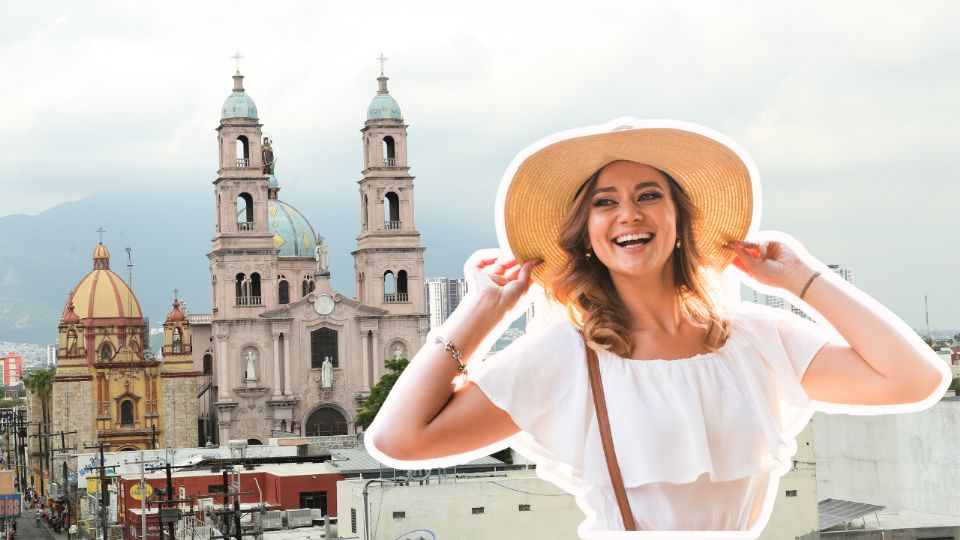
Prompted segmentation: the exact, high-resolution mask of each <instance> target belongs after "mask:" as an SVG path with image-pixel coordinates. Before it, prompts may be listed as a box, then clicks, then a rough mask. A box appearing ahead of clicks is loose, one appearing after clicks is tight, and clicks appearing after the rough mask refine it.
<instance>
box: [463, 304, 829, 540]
mask: <svg viewBox="0 0 960 540" xmlns="http://www.w3.org/2000/svg"><path fill="white" fill-rule="evenodd" d="M725 317H726V318H727V319H728V320H729V321H730V322H731V327H732V330H731V334H730V336H729V338H728V339H727V342H726V343H725V344H724V345H723V346H722V347H721V348H720V349H719V350H718V351H715V352H710V353H706V354H700V355H697V356H694V357H692V358H685V359H679V360H630V359H624V358H620V357H618V356H616V355H614V354H612V353H610V352H607V351H597V352H598V358H599V361H600V372H601V376H602V379H603V386H604V392H605V394H606V401H607V409H608V411H609V416H610V426H611V430H612V432H613V441H614V447H615V448H616V451H617V457H618V461H619V464H620V470H621V473H622V476H623V482H624V485H625V486H626V490H627V495H628V498H629V499H630V506H631V509H632V511H633V514H634V519H635V521H636V523H637V525H638V527H639V528H640V529H642V530H643V531H688V532H689V531H727V532H726V533H724V534H718V535H715V536H716V537H723V538H754V537H756V536H757V535H759V533H760V531H761V530H762V529H763V526H764V525H765V523H766V521H767V520H768V519H769V516H770V511H771V510H772V505H773V501H774V498H775V495H776V491H777V485H778V482H779V478H780V476H781V475H783V474H784V473H785V472H786V471H787V470H789V464H790V458H791V456H792V455H793V454H794V453H795V452H796V440H795V438H796V435H797V433H799V432H800V430H801V429H803V427H804V425H805V424H806V423H807V421H809V419H810V416H811V414H812V412H813V411H812V407H811V403H810V399H809V397H808V396H807V395H806V393H805V392H804V390H803V388H802V387H801V385H800V380H801V378H802V377H803V373H804V371H805V370H806V368H807V365H808V364H809V363H810V361H811V360H812V359H813V357H814V355H816V353H817V352H818V351H819V350H820V348H821V347H823V345H824V344H825V343H826V342H827V337H826V334H825V333H824V332H822V331H821V329H820V328H819V327H817V326H816V325H815V324H813V323H812V322H810V321H807V320H804V319H801V318H800V317H797V316H795V315H793V314H791V313H788V312H785V311H782V310H775V309H772V308H765V307H762V306H756V305H753V304H746V303H744V304H740V305H738V306H737V307H736V308H735V309H733V310H731V311H730V312H728V313H727V314H725ZM470 368H471V371H470V375H471V380H472V381H473V382H474V383H475V384H477V386H478V387H479V388H480V389H481V390H482V391H483V392H484V394H486V396H487V397H488V398H489V399H490V400H491V401H492V402H493V403H494V404H495V405H496V406H497V407H500V408H501V409H503V410H504V411H506V412H507V413H509V414H510V416H511V417H512V418H513V420H514V422H515V423H516V424H517V426H519V427H520V429H521V430H522V431H521V432H520V433H518V434H517V435H515V436H514V437H512V438H511V439H510V441H509V442H510V445H511V446H512V447H513V448H514V449H515V450H517V451H518V452H519V453H521V454H522V455H524V456H526V457H527V458H528V459H530V460H532V461H534V462H535V463H536V464H537V471H538V475H539V476H540V477H541V478H543V479H545V480H548V481H550V482H552V483H554V484H556V485H558V486H560V487H561V488H563V489H565V490H567V491H569V492H571V493H573V494H574V495H576V496H577V503H578V504H579V506H580V507H581V509H582V510H583V511H584V513H585V514H586V515H587V519H586V520H585V521H584V522H583V523H582V524H581V525H580V528H579V533H580V535H581V536H582V537H584V538H589V539H594V538H646V537H650V538H652V537H654V536H655V537H657V538H662V537H665V536H664V535H653V534H652V533H644V532H640V533H624V532H619V533H611V532H610V531H622V530H623V523H622V520H621V517H620V512H619V509H618V507H617V503H616V499H615V498H614V495H613V488H612V487H611V482H610V477H609V474H608V472H607V467H606V462H605V460H604V455H603V447H602V445H601V442H600V435H599V431H598V428H597V420H596V414H595V410H594V404H593V397H592V395H591V393H590V387H589V379H588V375H587V366H586V354H585V352H584V345H583V340H582V338H581V337H580V334H579V333H578V332H577V330H576V328H575V327H574V326H573V325H572V324H570V323H561V324H555V325H552V326H549V327H547V328H544V329H542V330H539V331H536V332H531V333H528V334H527V335H525V336H523V337H522V338H520V339H518V340H516V341H515V342H514V343H512V344H511V345H510V346H509V347H508V348H506V349H505V350H503V351H501V352H500V353H498V354H496V355H494V356H492V357H490V358H488V359H487V360H485V361H483V362H472V363H471V364H470ZM734 531H741V532H740V533H736V532H734ZM676 537H677V538H680V537H683V538H693V537H703V538H706V537H710V536H709V533H696V534H681V535H680V536H676Z"/></svg>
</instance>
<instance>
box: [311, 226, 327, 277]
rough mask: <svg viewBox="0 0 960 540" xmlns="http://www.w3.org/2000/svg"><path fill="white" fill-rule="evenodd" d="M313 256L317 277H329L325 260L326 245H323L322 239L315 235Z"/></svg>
mask: <svg viewBox="0 0 960 540" xmlns="http://www.w3.org/2000/svg"><path fill="white" fill-rule="evenodd" d="M313 256H314V258H315V259H317V275H320V276H329V275H330V266H329V261H328V260H327V245H326V244H324V243H323V237H322V236H320V235H319V234H318V235H317V247H315V248H314V249H313Z"/></svg>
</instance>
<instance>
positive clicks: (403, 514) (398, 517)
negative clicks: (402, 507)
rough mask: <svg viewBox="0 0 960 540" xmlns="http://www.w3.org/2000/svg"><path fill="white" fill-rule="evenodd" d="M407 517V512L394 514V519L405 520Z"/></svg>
mask: <svg viewBox="0 0 960 540" xmlns="http://www.w3.org/2000/svg"><path fill="white" fill-rule="evenodd" d="M405 517H407V513H406V512H394V513H393V519H403V518H405Z"/></svg>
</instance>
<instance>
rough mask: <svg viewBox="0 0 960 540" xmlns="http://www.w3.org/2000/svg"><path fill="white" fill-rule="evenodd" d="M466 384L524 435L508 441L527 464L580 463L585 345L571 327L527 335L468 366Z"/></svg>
mask: <svg viewBox="0 0 960 540" xmlns="http://www.w3.org/2000/svg"><path fill="white" fill-rule="evenodd" d="M470 379H471V381H473V382H474V383H475V384H476V385H477V386H478V387H479V388H480V390H482V391H483V393H484V394H485V395H486V396H487V398H489V399H490V401H491V402H493V404H494V405H496V406H497V407H499V408H501V409H503V410H504V411H506V412H507V413H508V414H509V415H510V417H511V418H512V419H513V421H514V423H516V424H517V426H518V427H519V428H520V429H521V430H522V431H523V433H521V434H520V435H519V436H518V437H517V438H515V439H514V440H512V441H511V446H513V447H514V448H515V449H517V450H519V451H520V452H521V453H523V454H526V455H527V457H528V458H531V459H537V460H542V459H547V460H555V461H560V462H563V463H568V464H569V463H581V462H582V454H583V441H584V439H585V436H586V432H587V428H588V426H589V422H590V419H591V414H590V413H591V409H590V408H589V407H586V406H585V405H586V403H587V401H586V400H587V398H588V393H589V391H590V387H589V384H588V377H587V369H586V352H585V350H584V344H583V339H582V338H581V336H580V333H579V332H578V331H577V330H576V328H575V327H574V326H573V325H572V324H570V323H569V322H564V323H558V324H554V325H551V326H548V327H545V328H542V329H539V330H537V331H534V332H530V333H528V334H526V335H524V336H523V337H521V338H519V339H517V340H516V341H514V342H513V343H511V344H510V346H509V347H507V348H506V349H504V350H503V351H500V352H499V353H497V354H495V355H494V356H491V357H489V358H487V359H486V360H485V361H483V362H471V364H470ZM518 443H520V444H518ZM531 453H532V454H533V455H530V454H531Z"/></svg>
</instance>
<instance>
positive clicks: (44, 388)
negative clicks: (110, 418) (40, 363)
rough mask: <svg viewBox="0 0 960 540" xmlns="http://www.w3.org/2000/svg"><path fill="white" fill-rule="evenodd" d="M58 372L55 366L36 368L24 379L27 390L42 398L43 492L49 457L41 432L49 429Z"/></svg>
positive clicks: (41, 463) (41, 459)
mask: <svg viewBox="0 0 960 540" xmlns="http://www.w3.org/2000/svg"><path fill="white" fill-rule="evenodd" d="M55 374H56V370H55V369H53V368H50V369H36V370H33V371H31V372H30V375H29V376H28V377H27V378H26V379H24V381H23V382H24V384H25V385H26V387H27V390H29V391H30V393H31V394H33V395H34V396H36V397H37V399H39V400H40V416H41V424H40V429H39V430H38V437H37V439H38V442H39V444H40V492H41V494H43V491H44V489H43V469H44V462H45V459H46V457H47V455H46V452H44V451H43V436H42V435H39V433H43V432H45V431H46V430H47V429H49V425H50V424H49V422H50V397H51V396H52V395H53V376H54V375H55ZM46 465H47V469H49V468H50V467H49V466H50V464H49V463H46Z"/></svg>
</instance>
